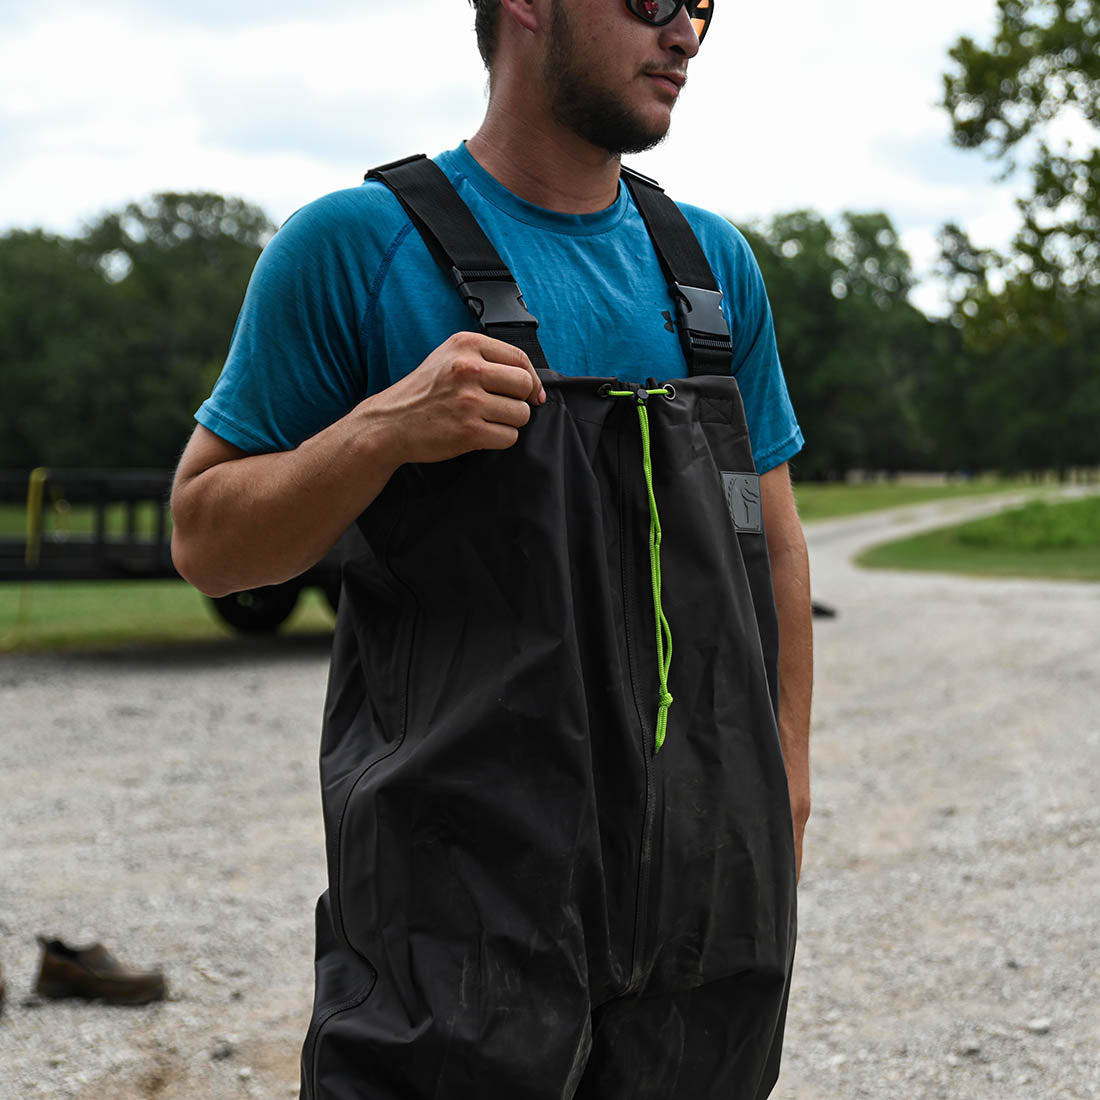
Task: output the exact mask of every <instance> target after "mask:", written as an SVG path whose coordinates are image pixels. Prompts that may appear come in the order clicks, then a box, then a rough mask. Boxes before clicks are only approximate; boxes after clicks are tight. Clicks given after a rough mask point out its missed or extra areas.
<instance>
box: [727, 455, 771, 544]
mask: <svg viewBox="0 0 1100 1100" xmlns="http://www.w3.org/2000/svg"><path fill="white" fill-rule="evenodd" d="M722 488H723V489H725V491H726V507H727V508H729V510H730V520H731V521H732V522H733V526H734V530H736V531H743V532H746V533H753V534H757V535H759V534H762V533H763V531H764V514H763V512H762V511H761V508H760V475H759V474H731V473H728V472H727V471H726V470H723V471H722Z"/></svg>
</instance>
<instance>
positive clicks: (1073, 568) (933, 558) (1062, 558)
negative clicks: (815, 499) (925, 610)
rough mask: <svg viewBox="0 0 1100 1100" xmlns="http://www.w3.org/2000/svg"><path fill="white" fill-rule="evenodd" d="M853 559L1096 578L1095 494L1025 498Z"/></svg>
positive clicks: (1098, 531) (1098, 510)
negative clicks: (997, 510) (1023, 502)
mask: <svg viewBox="0 0 1100 1100" xmlns="http://www.w3.org/2000/svg"><path fill="white" fill-rule="evenodd" d="M857 561H858V563H859V564H860V565H863V566H867V567H869V568H872V569H917V570H927V571H934V572H941V573H967V574H971V575H975V576H984V577H1031V578H1046V579H1050V580H1085V581H1100V497H1089V498H1087V499H1085V500H1075V501H1068V502H1064V503H1059V504H1050V503H1047V502H1044V501H1031V502H1030V503H1028V504H1026V505H1024V506H1023V507H1022V508H1014V509H1011V510H1009V511H1006V512H1001V513H998V514H997V515H993V516H986V517H985V518H983V519H978V520H973V521H972V522H970V523H964V524H960V525H959V526H956V527H947V528H943V529H941V530H937V531H929V532H927V533H926V534H923V535H915V536H913V537H912V538H908V539H900V540H898V541H897V542H889V543H885V544H884V545H882V546H875V547H872V548H871V549H870V550H867V551H865V552H864V553H863V554H861V555H860V556H859V558H858V559H857Z"/></svg>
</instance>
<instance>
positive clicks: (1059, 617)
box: [776, 500, 1100, 1100]
mask: <svg viewBox="0 0 1100 1100" xmlns="http://www.w3.org/2000/svg"><path fill="white" fill-rule="evenodd" d="M1000 506H1002V502H1001V501H994V500H977V501H970V502H964V501H955V502H952V503H950V504H937V505H926V506H921V507H917V508H908V509H901V510H898V511H895V512H890V513H878V514H875V515H870V516H864V517H857V518H855V519H851V520H845V521H836V522H830V523H827V524H820V525H816V526H814V527H812V528H811V529H810V532H809V539H810V545H811V558H812V563H813V580H814V592H815V597H816V598H817V599H819V600H821V601H823V602H825V603H828V604H832V605H834V606H835V607H836V608H837V610H838V612H839V614H838V617H837V618H836V619H834V620H819V621H818V625H817V637H816V652H817V682H818V688H817V694H816V699H815V707H814V759H813V768H814V780H815V790H814V799H815V802H814V815H813V820H812V823H811V829H810V833H809V836H808V839H807V847H806V856H805V859H806V863H805V871H804V875H803V880H802V884H801V889H800V942H799V955H798V964H797V976H796V983H795V990H794V992H793V994H792V1004H793V1007H792V1012H791V1019H790V1027H789V1032H788V1042H787V1057H786V1062H785V1070H784V1073H783V1076H782V1078H781V1083H780V1087H779V1088H778V1089H777V1092H776V1095H777V1096H778V1097H779V1098H780V1100H833V1098H837V1100H842V1098H845V1100H846V1098H848V1097H853V1098H854V1097H875V1098H882V1100H887V1098H891V1100H894V1098H905V1100H908V1098H918V1097H944V1098H948V1097H950V1098H952V1100H966V1098H970V1097H974V1098H978V1097H981V1098H986V1097H988V1098H989V1100H994V1098H997V1100H1007V1098H1016V1097H1018V1098H1020V1100H1024V1098H1027V1100H1048V1098H1051V1100H1054V1098H1059V1100H1060V1098H1085V1097H1090V1098H1092V1097H1100V1016H1098V1014H1097V1007H1098V1003H1100V869H1098V867H1100V865H1098V862H1097V855H1096V853H1097V841H1098V839H1100V803H1098V801H1097V795H1098V793H1100V787H1098V780H1097V776H1098V775H1100V661H1098V658H1097V649H1098V643H1100V585H1089V584H1066V583H1039V582H1024V581H976V580H967V579H962V578H951V577H943V576H936V575H917V574H903V573H890V572H877V571H876V572H867V571H862V570H858V569H856V568H855V567H853V566H852V565H851V563H850V558H851V555H852V554H854V553H856V552H858V551H859V550H861V549H863V548H864V547H865V546H868V545H871V544H873V543H876V542H879V541H884V540H885V539H888V538H893V537H900V536H902V535H905V534H909V533H915V532H916V531H918V530H923V529H926V528H929V527H933V526H938V525H941V524H943V523H945V522H955V521H956V520H961V519H964V518H968V517H971V516H975V515H978V514H982V513H984V512H986V511H990V510H993V509H996V508H998V507H1000Z"/></svg>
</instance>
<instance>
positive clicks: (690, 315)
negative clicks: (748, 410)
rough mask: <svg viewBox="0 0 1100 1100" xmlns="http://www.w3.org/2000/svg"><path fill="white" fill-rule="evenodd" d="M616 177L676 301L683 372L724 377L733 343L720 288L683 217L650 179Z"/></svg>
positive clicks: (625, 174) (635, 174)
mask: <svg viewBox="0 0 1100 1100" xmlns="http://www.w3.org/2000/svg"><path fill="white" fill-rule="evenodd" d="M622 179H623V182H624V183H625V184H626V185H627V187H629V188H630V193H631V194H632V195H633V196H634V202H635V203H636V204H637V207H638V210H639V211H640V212H641V215H642V220H643V221H644V222H645V226H646V229H647V230H649V236H650V238H651V239H652V241H653V247H654V248H655V249H656V250H657V257H658V259H659V260H660V261H661V268H662V269H663V270H664V273H665V278H666V279H668V285H669V289H670V290H671V291H672V295H673V297H674V298H675V299H676V308H677V311H678V313H679V315H680V324H679V329H680V343H681V344H682V345H683V348H684V356H685V358H686V359H687V363H688V373H689V374H691V375H697V374H726V375H728V374H729V373H730V371H731V369H732V366H733V346H732V344H731V342H730V330H729V325H728V324H727V323H726V317H725V314H724V313H723V312H722V292H721V291H720V290H719V289H718V281H717V280H716V279H715V277H714V272H713V271H712V270H711V267H710V264H709V263H707V258H706V256H705V255H704V253H703V248H702V246H701V245H700V244H699V241H698V239H697V238H696V236H695V234H694V233H693V232H692V229H691V226H690V225H688V220H687V218H685V217H684V215H683V214H682V213H681V212H680V208H679V207H678V206H677V205H676V203H674V202H673V201H672V199H670V198H669V197H668V196H667V195H666V194H665V193H664V191H663V190H662V189H661V187H660V186H659V185H658V183H657V182H656V180H651V179H650V178H649V177H648V176H643V175H642V174H641V173H640V172H635V171H633V170H632V169H630V168H625V167H624V168H623V169H622Z"/></svg>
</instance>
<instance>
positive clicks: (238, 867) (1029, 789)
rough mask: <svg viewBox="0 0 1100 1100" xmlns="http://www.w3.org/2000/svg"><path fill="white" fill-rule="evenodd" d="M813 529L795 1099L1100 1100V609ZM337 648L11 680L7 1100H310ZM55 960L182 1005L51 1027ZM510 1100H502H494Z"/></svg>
mask: <svg viewBox="0 0 1100 1100" xmlns="http://www.w3.org/2000/svg"><path fill="white" fill-rule="evenodd" d="M996 506H998V505H997V502H994V501H990V500H988V499H987V500H982V501H979V502H977V503H975V502H970V503H969V504H964V503H962V502H954V503H952V504H951V505H933V506H923V507H920V508H911V509H906V510H903V511H900V512H893V513H879V514H877V515H874V516H869V517H859V518H856V519H852V520H844V521H835V522H830V523H827V524H818V525H815V526H813V527H811V528H810V531H809V535H810V542H811V554H812V561H813V574H814V588H815V597H816V598H817V599H818V600H820V601H822V602H824V603H827V604H830V605H833V606H835V607H836V608H837V610H838V611H839V614H838V616H837V617H836V618H835V619H831V620H818V624H817V645H816V649H817V663H818V688H817V694H816V699H815V707H814V713H815V732H814V779H815V791H814V795H815V803H814V816H813V819H812V821H811V826H810V833H809V835H808V838H807V845H806V856H805V866H804V873H803V879H802V885H801V890H800V910H801V912H800V925H801V935H800V942H799V954H798V961H797V968H796V978H795V988H794V991H793V994H792V1005H791V1013H790V1019H789V1025H788V1042H787V1054H786V1060H785V1066H784V1072H783V1076H782V1078H781V1080H780V1084H779V1086H778V1087H777V1089H776V1092H775V1093H774V1094H773V1095H774V1097H775V1098H776V1100H849V1098H852V1100H854V1098H865V1097H866V1098H874V1100H919V1098H925V1097H928V1098H932V1097H944V1098H952V1100H972V1098H973V1100H977V1098H983V1100H984V1098H989V1100H993V1098H997V1100H1016V1098H1019V1100H1024V1098H1026V1100H1048V1098H1050V1100H1062V1098H1066V1100H1077V1098H1080V1100H1085V1098H1100V861H1098V859H1097V841H1098V839H1100V801H1098V795H1100V780H1098V776H1100V717H1098V714H1100V662H1098V660H1097V656H1096V650H1097V640H1098V635H1100V585H1088V584H1072V583H1059V584H1053V583H1034V582H1015V581H971V580H962V579H955V578H948V577H939V576H931V575H928V576H924V575H907V574H900V573H878V572H876V573H865V572H860V571H858V570H856V569H854V568H853V567H852V566H851V565H850V564H849V563H848V562H849V558H850V556H851V554H852V553H853V552H855V551H856V550H858V549H859V548H861V547H863V546H865V545H867V544H869V543H871V542H875V541H880V540H881V539H884V538H887V537H892V536H893V535H894V534H898V535H900V534H903V533H906V532H907V531H910V530H916V529H919V528H921V527H922V526H929V525H934V524H937V523H943V522H949V521H952V520H953V519H955V518H961V517H962V516H964V515H967V514H970V513H971V512H973V511H975V510H983V509H988V508H992V507H996ZM326 660H327V641H326V640H325V639H313V640H308V639H307V640H304V641H303V640H280V641H278V642H276V643H270V644H254V643H236V642H227V643H224V644H215V645H208V646H201V647H189V648H172V649H157V650H152V651H150V650H142V651H126V652H113V653H92V654H69V655H34V656H31V655H28V656H9V657H5V658H2V659H0V716H2V717H0V728H2V734H0V960H2V961H3V963H4V966H5V970H6V974H7V980H8V1004H7V1008H6V1011H5V1013H4V1015H3V1016H2V1017H0V1100H28V1098H38V1097H49V1098H54V1097H58V1098H60V1097H77V1098H78V1100H145V1098H150V1097H156V1098H161V1100H230V1098H233V1100H238V1098H247V1097H256V1098H262V1100H278V1098H283V1100H288V1098H290V1097H292V1096H296V1095H297V1081H298V1073H297V1060H298V1051H299V1048H300V1043H301V1040H302V1037H303V1035H304V1032H305V1028H306V1025H307V1021H308V1017H309V1006H310V997H311V990H312V972H311V951H312V936H313V932H312V919H313V918H312V907H313V902H314V899H315V897H316V895H317V894H318V893H319V892H320V891H321V890H322V889H323V887H324V867H323V860H322V837H321V821H320V808H319V795H318V790H317V777H316V756H317V737H318V727H319V716H320V712H321V705H322V699H323V695H324V685H325V672H326ZM36 932H43V933H48V934H56V935H60V936H62V937H63V938H65V939H67V940H70V941H76V942H81V941H86V940H95V939H102V940H103V941H104V942H106V943H107V945H108V946H109V947H111V948H112V949H115V950H116V953H118V954H119V955H121V956H122V957H123V958H124V959H126V960H127V961H129V962H132V963H134V964H138V965H147V964H154V963H160V964H162V965H163V967H164V969H165V971H166V973H167V976H168V980H169V985H170V989H171V995H170V998H169V1000H168V1001H166V1002H164V1003H162V1004H159V1005H153V1006H148V1007H145V1008H138V1009H120V1008H111V1007H108V1006H104V1005H97V1004H90V1005H85V1004H71V1003H68V1002H50V1003H38V1004H36V1003H34V1002H33V1000H28V999H27V998H28V994H29V991H30V988H31V986H32V985H33V981H34V972H35V966H36V962H37V945H36V943H35V940H34V936H35V933H36ZM492 1100H497V1098H492Z"/></svg>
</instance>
